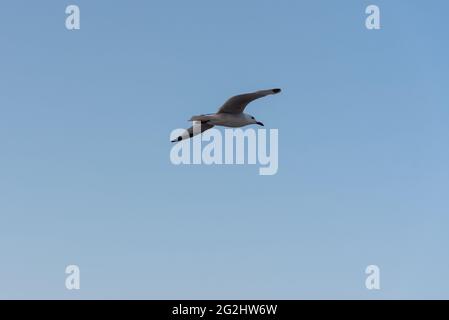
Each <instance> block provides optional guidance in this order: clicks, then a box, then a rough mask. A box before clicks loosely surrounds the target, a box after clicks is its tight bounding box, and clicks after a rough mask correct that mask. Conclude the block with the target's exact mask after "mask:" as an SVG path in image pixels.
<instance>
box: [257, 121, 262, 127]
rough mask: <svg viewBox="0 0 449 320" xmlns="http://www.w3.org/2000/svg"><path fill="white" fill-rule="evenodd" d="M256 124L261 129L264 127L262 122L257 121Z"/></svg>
mask: <svg viewBox="0 0 449 320" xmlns="http://www.w3.org/2000/svg"><path fill="white" fill-rule="evenodd" d="M256 124H258V125H259V126H262V127H264V125H263V123H262V122H259V121H257V122H256Z"/></svg>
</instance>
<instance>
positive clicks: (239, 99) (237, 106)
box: [217, 89, 281, 114]
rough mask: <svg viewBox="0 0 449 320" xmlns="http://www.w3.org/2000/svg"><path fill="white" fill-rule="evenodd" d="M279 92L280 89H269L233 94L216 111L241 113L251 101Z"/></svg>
mask: <svg viewBox="0 0 449 320" xmlns="http://www.w3.org/2000/svg"><path fill="white" fill-rule="evenodd" d="M279 92H281V89H270V90H260V91H256V92H253V93H245V94H240V95H238V96H234V97H232V98H230V99H229V100H228V101H226V102H225V104H224V105H223V106H222V107H221V108H220V109H219V110H218V112H217V113H234V114H235V113H242V112H243V111H244V110H245V108H246V106H247V105H248V104H249V103H250V102H251V101H254V100H256V99H259V98H262V97H265V96H268V95H270V94H277V93H279Z"/></svg>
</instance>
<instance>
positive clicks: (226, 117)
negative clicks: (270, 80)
mask: <svg viewBox="0 0 449 320" xmlns="http://www.w3.org/2000/svg"><path fill="white" fill-rule="evenodd" d="M280 92H281V89H269V90H260V91H256V92H252V93H245V94H240V95H237V96H234V97H232V98H230V99H228V101H226V102H225V104H224V105H223V106H221V108H220V109H218V112H217V113H210V114H202V115H199V116H193V117H192V118H190V120H189V121H195V122H201V130H199V128H198V129H196V128H195V129H196V130H193V128H194V127H193V126H192V127H190V128H189V129H187V130H186V132H185V133H184V134H183V135H182V136H179V137H178V138H177V139H175V140H172V142H178V141H182V140H187V139H190V138H192V137H193V136H194V135H196V134H200V133H203V132H204V131H206V130H209V129H211V128H213V127H214V126H223V127H231V128H240V127H244V126H247V125H250V124H257V125H259V126H263V125H264V124H263V123H262V122H260V121H257V120H256V118H255V117H253V116H252V115H250V114H247V113H244V112H243V111H245V108H246V106H247V105H248V104H250V103H251V102H252V101H254V100H256V99H259V98H263V97H265V96H268V95H272V94H278V93H280ZM194 131H195V132H194ZM196 131H198V132H196Z"/></svg>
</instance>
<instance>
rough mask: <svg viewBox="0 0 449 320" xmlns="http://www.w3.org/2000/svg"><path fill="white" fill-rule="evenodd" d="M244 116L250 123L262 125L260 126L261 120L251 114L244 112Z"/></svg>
mask: <svg viewBox="0 0 449 320" xmlns="http://www.w3.org/2000/svg"><path fill="white" fill-rule="evenodd" d="M245 116H246V118H247V119H248V122H249V123H250V124H257V125H259V126H262V127H263V126H264V124H263V123H262V122H260V121H257V120H256V118H255V117H253V116H252V115H250V114H246V115H245Z"/></svg>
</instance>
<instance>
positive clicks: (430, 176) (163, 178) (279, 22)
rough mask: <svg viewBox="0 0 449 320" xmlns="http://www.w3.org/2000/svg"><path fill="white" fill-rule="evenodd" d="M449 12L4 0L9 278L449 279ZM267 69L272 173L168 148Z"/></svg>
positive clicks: (401, 290)
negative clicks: (179, 161) (180, 131)
mask: <svg viewBox="0 0 449 320" xmlns="http://www.w3.org/2000/svg"><path fill="white" fill-rule="evenodd" d="M70 4H77V5H79V7H80V9H81V30H79V31H68V30H66V29H65V17H66V15H65V7H66V6H67V5H70ZM369 4H376V5H378V6H379V7H380V10H381V25H382V29H381V30H379V31H368V30H367V29H366V28H365V22H364V19H365V17H366V15H365V13H364V12H365V8H366V6H368V5H369ZM448 10H449V4H448V3H447V1H442V0H441V1H431V2H429V3H428V2H425V1H417V0H414V1H405V0H397V1H384V0H375V1H361V0H360V1H356V0H352V1H330V0H329V1H324V0H321V1H311V0H310V1H297V0H295V1H293V0H291V1H286V0H283V1H266V0H259V1H255V0H251V1H237V0H231V1H206V0H201V1H200V0H195V1H190V2H186V1H143V0H140V1H138V0H135V1H131V2H130V1H126V2H125V1H114V2H113V3H112V2H110V1H100V0H98V1H81V0H78V1H56V0H48V1H40V2H36V1H34V2H33V1H23V0H17V1H2V2H1V4H0V39H2V40H1V42H2V45H1V48H2V50H1V52H2V53H1V56H0V87H1V88H2V90H1V94H0V110H1V112H0V150H1V153H0V155H1V156H0V254H1V263H0V298H44V299H46V298H60V299H66V298H67V299H78V298H87V299H95V298H137V299H144V298H148V299H155V298H159V299H178V298H183V299H201V298H202V299H206V298H207V299H214V298H223V299H226V298H253V299H258V298H264V299H304V298H336V299H345V298H357V299H379V298H387V299H392V298H449V294H448V287H449V277H448V273H447V270H449V253H448V250H447V247H448V244H449V233H448V227H449V196H448V190H449V188H448V187H449V170H448V163H449V151H448V138H449V126H448V125H447V119H448V116H449V111H448V106H449V98H448V94H447V84H448V80H449V76H448V75H449V60H448V58H447V57H448V56H449V43H448V40H447V39H448V38H447V30H448V29H447V21H446V20H447V17H446V16H447V11H448ZM272 87H281V88H282V89H283V93H282V94H281V95H278V96H276V97H270V98H267V99H264V100H260V101H258V102H257V103H255V104H254V105H251V106H250V107H249V108H248V111H249V112H250V113H252V114H254V115H256V116H257V118H258V119H259V120H260V121H262V122H264V123H265V125H266V127H267V128H276V129H278V130H279V171H278V174H277V175H275V176H259V175H258V171H257V168H256V167H255V166H173V165H172V164H171V162H170V159H169V153H170V148H171V147H172V145H171V144H170V143H169V134H170V132H171V131H172V130H173V129H175V128H179V127H183V126H186V125H188V123H187V122H186V120H187V119H188V118H189V117H190V116H192V115H194V114H198V113H206V112H214V111H215V110H216V109H217V108H218V107H219V106H220V105H221V104H222V103H223V102H224V100H225V99H227V98H228V97H229V96H231V95H233V94H238V93H242V92H248V91H253V90H258V89H265V88H272ZM231 199H233V200H234V201H231ZM69 264H77V265H79V266H80V268H81V290H79V291H76V292H74V291H68V290H66V289H65V286H64V281H65V276H66V275H65V273H64V270H65V266H67V265H69ZM370 264H376V265H378V266H379V267H380V270H381V290H380V291H368V290H366V289H365V286H364V283H365V277H366V276H365V274H364V270H365V268H366V266H368V265H370Z"/></svg>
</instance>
